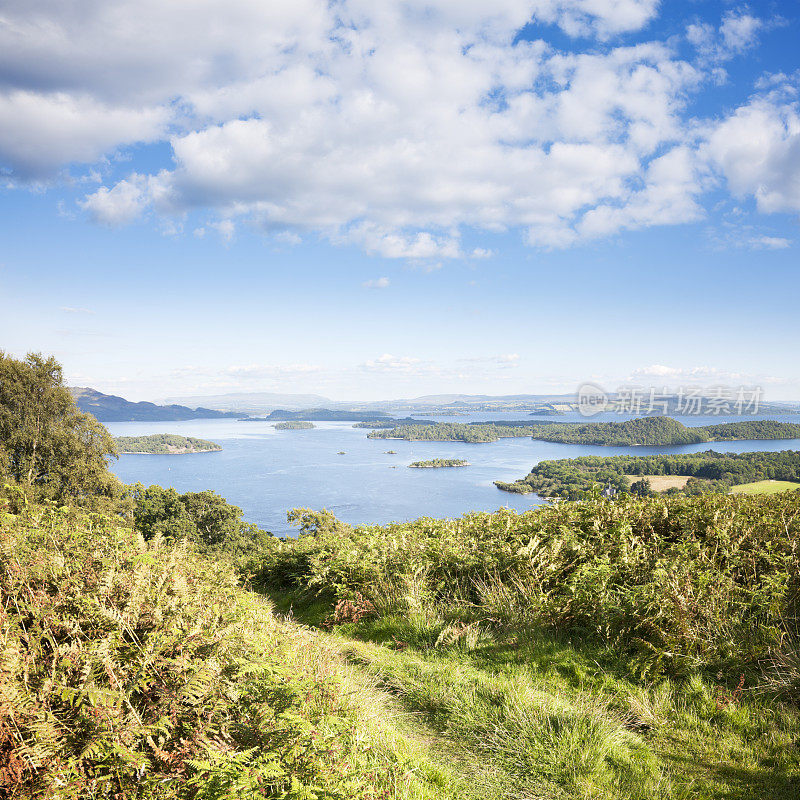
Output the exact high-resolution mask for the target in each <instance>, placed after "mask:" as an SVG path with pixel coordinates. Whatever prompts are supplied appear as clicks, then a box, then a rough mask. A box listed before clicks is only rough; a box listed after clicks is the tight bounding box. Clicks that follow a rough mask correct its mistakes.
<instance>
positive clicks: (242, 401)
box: [70, 388, 800, 422]
mask: <svg viewBox="0 0 800 800" xmlns="http://www.w3.org/2000/svg"><path fill="white" fill-rule="evenodd" d="M70 391H71V392H72V394H73V396H74V397H75V401H76V403H77V405H78V407H79V408H80V409H81V410H82V411H88V412H89V413H91V414H94V416H95V417H97V419H98V420H100V422H129V421H143V420H146V421H152V422H156V421H170V420H187V419H223V418H229V419H241V418H243V417H251V418H252V417H255V416H260V417H261V418H262V419H264V417H263V416H261V415H264V414H266V415H267V417H266V418H267V419H269V420H293V419H295V420H296V419H303V420H351V421H361V420H367V419H378V418H381V417H387V416H389V415H391V416H400V417H402V416H409V415H411V414H417V415H420V414H428V415H448V414H451V415H460V414H464V413H473V412H494V411H518V412H520V413H522V414H526V413H527V414H532V415H535V416H542V415H544V416H550V415H552V416H560V415H563V414H565V413H575V412H576V411H577V410H578V407H577V403H576V397H575V395H574V394H571V395H566V394H562V395H554V394H512V395H495V396H493V395H469V394H436V395H425V396H423V397H415V398H411V399H407V400H376V401H361V402H358V401H341V400H331V399H329V398H327V397H322V396H321V395H316V394H278V393H273V392H240V393H236V394H224V395H210V396H207V397H197V396H189V397H182V398H168V401H167V404H165V405H157V404H156V403H147V402H141V403H133V402H130V401H129V400H125V399H124V398H122V397H117V396H116V395H110V394H103V393H102V392H98V391H97V390H96V389H89V388H72V389H70ZM609 399H610V400H611V401H612V402H613V401H615V400H617V401H618V400H619V398H618V396H617V395H616V394H611V395H609ZM177 400H180V401H181V403H176V402H175V401H177ZM658 400H659V403H663V406H656V407H655V408H648V407H647V404H646V403H644V404H643V405H642V407H641V408H640V409H637V411H638V413H639V414H640V415H647V414H681V413H683V412H682V407H681V401H680V400H679V398H678V397H677V396H676V395H662V396H660V397H659V398H658ZM683 402H684V403H685V399H684V401H683ZM706 405H708V404H705V405H703V406H702V408H701V407H698V408H697V409H696V410H695V413H698V414H699V415H701V416H706V415H709V416H713V415H714V412H713V411H709V410H707V409H706ZM621 410H626V411H629V410H630V409H628V408H625V409H621ZM758 411H759V413H760V414H762V415H763V414H797V413H798V412H800V406H798V404H797V403H786V402H783V403H761V404H760V405H759V409H758ZM717 413H718V412H717ZM727 413H731V412H727Z"/></svg>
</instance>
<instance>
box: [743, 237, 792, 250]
mask: <svg viewBox="0 0 800 800" xmlns="http://www.w3.org/2000/svg"><path fill="white" fill-rule="evenodd" d="M791 245H792V242H791V240H789V239H784V238H783V237H782V236H756V237H755V238H753V239H750V247H751V248H752V249H753V250H786V248H788V247H791Z"/></svg>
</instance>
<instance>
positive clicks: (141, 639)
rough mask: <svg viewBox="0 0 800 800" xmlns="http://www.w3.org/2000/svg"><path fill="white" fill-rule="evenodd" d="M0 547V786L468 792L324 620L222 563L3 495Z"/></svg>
mask: <svg viewBox="0 0 800 800" xmlns="http://www.w3.org/2000/svg"><path fill="white" fill-rule="evenodd" d="M0 564H1V565H2V572H1V573H0V599H2V606H1V607H2V608H3V609H4V610H5V611H4V613H3V612H0V623H2V625H1V627H0V796H3V797H9V798H31V797H52V798H58V800H73V799H74V800H77V799H78V798H82V799H83V798H121V797H142V798H163V799H164V800H171V799H172V798H190V797H191V798H209V799H210V798H215V800H219V799H220V798H231V800H233V798H236V799H237V800H238V798H251V797H252V798H261V797H273V798H279V797H280V798H287V800H288V798H293V799H295V800H301V799H302V800H312V799H313V798H319V800H323V798H324V799H325V800H334V799H336V800H351V799H353V800H355V799H357V798H363V799H364V800H366V799H367V798H376V799H377V798H398V799H399V798H407V799H408V800H454V799H455V798H456V797H465V798H469V797H472V796H473V795H472V794H471V789H470V788H469V786H468V783H467V781H466V780H465V778H464V776H463V775H461V774H459V772H458V771H457V770H453V769H450V768H449V767H447V765H446V759H445V758H441V759H440V758H438V757H437V755H436V752H435V750H434V748H432V747H431V746H430V744H429V743H428V741H427V740H428V738H429V736H428V732H427V731H424V730H422V731H421V730H420V729H419V726H417V725H415V724H414V723H413V722H412V721H410V720H409V718H408V717H406V716H404V715H402V714H401V713H400V712H399V710H398V709H397V708H396V707H395V704H394V701H393V700H392V699H391V698H390V697H388V696H386V695H385V694H383V693H381V692H379V691H377V690H375V688H374V686H372V685H371V683H370V681H369V680H367V679H365V678H364V675H363V673H362V672H360V671H355V670H354V669H353V668H352V667H349V666H348V665H347V664H346V663H345V662H344V661H343V659H342V658H341V655H340V653H339V651H338V649H337V646H336V643H335V642H334V641H333V640H332V639H331V637H330V636H329V635H327V634H324V633H320V632H317V631H313V630H310V629H307V628H302V627H300V626H298V625H296V624H295V623H292V622H289V621H286V620H283V619H281V618H280V617H277V616H275V615H274V614H273V612H272V610H271V607H270V604H269V603H268V602H267V601H266V600H265V599H264V598H263V597H262V596H260V595H257V594H254V593H252V592H248V591H244V590H242V589H240V588H238V587H237V585H236V581H235V580H234V578H233V576H232V574H231V573H230V572H229V571H228V570H227V569H226V568H224V567H221V566H219V565H214V564H211V563H209V562H206V561H204V560H202V559H199V558H197V557H195V556H193V555H192V554H191V553H190V552H187V551H186V550H185V548H183V547H180V546H179V547H167V546H165V545H164V544H163V543H159V542H153V543H151V544H146V543H145V542H143V541H142V540H141V538H140V537H138V536H136V535H134V534H133V533H132V532H131V531H129V530H126V529H122V528H119V527H118V526H117V525H116V524H115V523H114V522H113V520H109V519H107V518H104V517H101V516H100V515H97V514H91V515H86V514H82V513H78V512H73V511H70V510H63V509H61V510H57V509H44V508H31V509H30V510H29V511H28V512H26V513H25V514H23V515H19V516H17V515H13V514H10V513H7V512H5V511H3V507H2V501H1V500H0Z"/></svg>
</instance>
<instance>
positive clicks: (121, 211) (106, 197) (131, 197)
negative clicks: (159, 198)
mask: <svg viewBox="0 0 800 800" xmlns="http://www.w3.org/2000/svg"><path fill="white" fill-rule="evenodd" d="M146 187H147V179H146V178H145V177H144V176H142V175H131V176H130V178H128V179H127V180H123V181H119V183H117V184H115V185H114V186H113V188H111V189H109V188H108V187H106V186H101V187H100V188H99V189H98V190H97V191H96V192H93V193H92V194H89V195H87V196H86V197H85V198H84V200H83V201H82V202H81V204H80V205H81V207H82V208H83V209H84V210H85V211H87V212H88V213H89V214H90V215H91V217H92V218H93V219H94V220H95V221H96V222H100V223H102V224H104V225H111V226H115V225H124V224H125V223H128V222H132V221H133V220H135V219H136V218H137V217H138V216H139V215H140V214H141V213H142V211H143V210H144V208H145V207H146V205H147V203H148V202H149V198H148V197H147V195H146Z"/></svg>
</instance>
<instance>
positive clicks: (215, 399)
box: [164, 392, 351, 413]
mask: <svg viewBox="0 0 800 800" xmlns="http://www.w3.org/2000/svg"><path fill="white" fill-rule="evenodd" d="M164 402H165V403H180V404H181V405H183V406H188V407H189V408H197V407H198V406H200V405H202V406H203V407H204V408H211V409H221V410H226V411H241V412H243V413H244V412H253V411H258V412H264V411H270V410H273V409H278V408H281V409H289V410H297V409H302V408H322V407H323V406H330V405H341V404H339V403H334V401H333V400H330V399H328V398H327V397H322V396H321V395H318V394H278V393H275V392H235V393H232V394H214V395H208V396H205V397H203V396H191V395H190V396H187V397H166V398H164ZM347 405H351V404H347Z"/></svg>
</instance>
